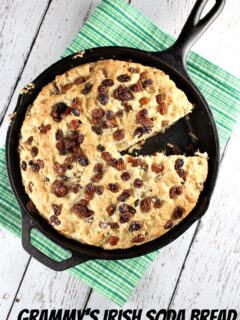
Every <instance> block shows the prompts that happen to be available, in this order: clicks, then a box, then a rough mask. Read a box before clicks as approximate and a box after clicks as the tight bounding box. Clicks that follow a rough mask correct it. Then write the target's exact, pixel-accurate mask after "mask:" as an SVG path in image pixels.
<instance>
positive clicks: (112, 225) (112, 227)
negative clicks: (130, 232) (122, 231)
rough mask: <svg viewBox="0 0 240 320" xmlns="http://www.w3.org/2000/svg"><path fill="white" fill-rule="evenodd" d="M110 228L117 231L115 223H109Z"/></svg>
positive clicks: (117, 226) (117, 225)
mask: <svg viewBox="0 0 240 320" xmlns="http://www.w3.org/2000/svg"><path fill="white" fill-rule="evenodd" d="M110 228H111V229H119V224H118V223H117V222H111V223H110Z"/></svg>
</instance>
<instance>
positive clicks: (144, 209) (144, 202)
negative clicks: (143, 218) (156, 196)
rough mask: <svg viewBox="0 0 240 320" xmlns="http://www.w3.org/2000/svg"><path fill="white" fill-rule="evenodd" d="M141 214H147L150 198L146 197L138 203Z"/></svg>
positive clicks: (149, 207)
mask: <svg viewBox="0 0 240 320" xmlns="http://www.w3.org/2000/svg"><path fill="white" fill-rule="evenodd" d="M140 207H141V210H142V212H149V211H150V209H151V198H150V197H147V198H145V199H143V200H141V202H140Z"/></svg>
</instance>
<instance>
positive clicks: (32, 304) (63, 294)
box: [9, 259, 90, 319]
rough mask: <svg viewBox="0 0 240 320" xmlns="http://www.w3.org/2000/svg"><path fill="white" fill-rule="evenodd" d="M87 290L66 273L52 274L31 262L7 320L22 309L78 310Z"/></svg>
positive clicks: (36, 262) (38, 264) (81, 306)
mask: <svg viewBox="0 0 240 320" xmlns="http://www.w3.org/2000/svg"><path fill="white" fill-rule="evenodd" d="M89 291H90V289H89V287H88V286H87V285H85V284H84V283H82V282H81V281H79V280H77V279H76V278H75V277H73V276H71V275H70V274H69V273H67V272H55V271H52V270H50V269H48V268H47V267H44V266H43V265H42V264H40V263H39V262H38V261H36V260H35V259H32V260H31V263H30V265H29V268H28V271H27V273H26V275H25V277H24V281H23V283H22V285H21V288H20V290H19V292H18V294H17V298H16V301H15V303H14V305H13V308H12V310H11V313H10V317H9V319H17V316H18V314H19V312H20V311H21V310H22V309H23V308H26V309H62V308H64V309H76V308H78V309H81V308H83V307H84V305H85V303H86V299H87V296H88V292H89Z"/></svg>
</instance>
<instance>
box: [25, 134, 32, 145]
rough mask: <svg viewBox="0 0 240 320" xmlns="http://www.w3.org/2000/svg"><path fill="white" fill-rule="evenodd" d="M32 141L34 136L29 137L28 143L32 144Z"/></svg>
mask: <svg viewBox="0 0 240 320" xmlns="http://www.w3.org/2000/svg"><path fill="white" fill-rule="evenodd" d="M32 142H33V136H30V137H28V138H27V141H26V143H27V144H29V145H31V144H32Z"/></svg>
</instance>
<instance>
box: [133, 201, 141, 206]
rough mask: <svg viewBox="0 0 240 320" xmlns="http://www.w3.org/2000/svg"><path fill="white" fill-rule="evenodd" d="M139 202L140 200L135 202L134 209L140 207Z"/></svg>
mask: <svg viewBox="0 0 240 320" xmlns="http://www.w3.org/2000/svg"><path fill="white" fill-rule="evenodd" d="M139 201H140V200H139V199H137V200H135V201H134V207H138V205H139Z"/></svg>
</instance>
